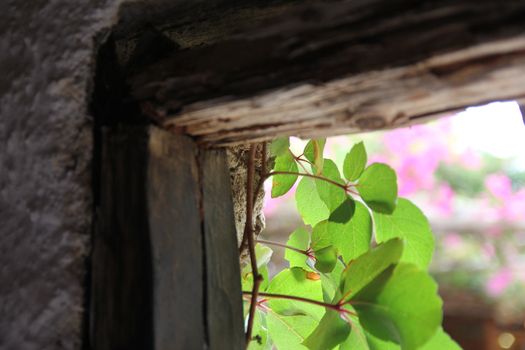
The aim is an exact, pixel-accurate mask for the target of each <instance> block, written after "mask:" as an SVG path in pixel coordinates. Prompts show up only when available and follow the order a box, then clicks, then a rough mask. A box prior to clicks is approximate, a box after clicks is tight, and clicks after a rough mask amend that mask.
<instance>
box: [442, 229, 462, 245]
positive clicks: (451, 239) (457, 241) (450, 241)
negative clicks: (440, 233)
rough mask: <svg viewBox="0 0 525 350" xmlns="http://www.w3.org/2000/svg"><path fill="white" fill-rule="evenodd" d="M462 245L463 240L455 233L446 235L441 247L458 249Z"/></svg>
mask: <svg viewBox="0 0 525 350" xmlns="http://www.w3.org/2000/svg"><path fill="white" fill-rule="evenodd" d="M462 243H463V238H462V237H461V236H460V235H458V234H457V233H448V234H447V235H446V236H445V237H444V238H443V245H444V246H445V247H447V248H452V249H454V248H458V247H460V246H461V244H462Z"/></svg>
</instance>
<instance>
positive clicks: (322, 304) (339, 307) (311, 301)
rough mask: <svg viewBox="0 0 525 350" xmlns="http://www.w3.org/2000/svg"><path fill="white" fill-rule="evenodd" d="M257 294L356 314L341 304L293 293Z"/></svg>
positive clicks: (246, 293)
mask: <svg viewBox="0 0 525 350" xmlns="http://www.w3.org/2000/svg"><path fill="white" fill-rule="evenodd" d="M242 293H243V294H245V295H251V292H249V291H243V292H242ZM259 295H260V296H263V297H265V298H273V299H286V300H294V301H299V302H303V303H307V304H312V305H317V306H320V307H324V308H327V309H331V310H334V311H337V312H339V313H343V314H350V315H353V316H356V314H355V313H353V312H352V311H350V310H346V309H345V308H343V305H339V304H330V303H325V302H322V301H318V300H314V299H308V298H303V297H299V296H294V295H288V294H276V293H264V292H260V293H259Z"/></svg>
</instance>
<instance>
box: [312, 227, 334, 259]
mask: <svg viewBox="0 0 525 350" xmlns="http://www.w3.org/2000/svg"><path fill="white" fill-rule="evenodd" d="M329 227H330V222H329V221H327V220H325V221H321V222H320V223H318V224H317V225H315V227H314V228H313V230H312V242H311V243H310V246H311V248H312V249H313V250H314V251H316V250H320V249H323V248H326V247H329V246H331V245H332V244H333V237H332V234H331V232H330V231H329V230H328V229H329Z"/></svg>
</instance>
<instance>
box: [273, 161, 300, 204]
mask: <svg viewBox="0 0 525 350" xmlns="http://www.w3.org/2000/svg"><path fill="white" fill-rule="evenodd" d="M273 170H274V171H285V172H291V173H294V174H290V175H288V174H287V175H273V179H272V198H276V197H279V196H282V195H284V194H286V192H288V191H289V190H290V189H291V188H292V186H293V185H294V183H295V181H296V180H297V172H298V168H297V163H295V159H294V158H293V156H292V155H291V154H290V152H286V153H284V154H283V155H281V156H279V157H277V158H276V159H275V166H274V168H273Z"/></svg>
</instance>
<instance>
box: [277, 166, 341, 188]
mask: <svg viewBox="0 0 525 350" xmlns="http://www.w3.org/2000/svg"><path fill="white" fill-rule="evenodd" d="M274 175H297V176H306V177H311V178H313V179H317V180H323V181H326V182H328V183H330V184H332V185H334V186H337V187H339V188H342V189H343V190H344V191H345V192H347V191H348V185H344V184H341V183H339V182H337V181H334V180H331V179H329V178H327V177H324V176H319V175H313V174H308V173H296V172H293V171H272V172H271V173H268V175H267V177H270V176H274Z"/></svg>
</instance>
